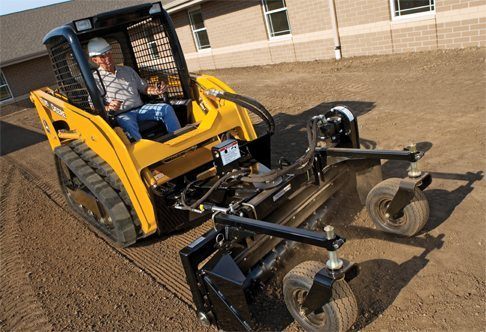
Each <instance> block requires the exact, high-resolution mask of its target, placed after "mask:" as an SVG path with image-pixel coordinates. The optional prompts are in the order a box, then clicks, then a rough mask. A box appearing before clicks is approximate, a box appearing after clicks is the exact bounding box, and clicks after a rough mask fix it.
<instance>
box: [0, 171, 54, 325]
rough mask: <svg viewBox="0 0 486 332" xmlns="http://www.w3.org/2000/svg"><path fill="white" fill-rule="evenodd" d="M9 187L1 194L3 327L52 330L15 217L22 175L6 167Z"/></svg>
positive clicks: (0, 320) (0, 309) (0, 313)
mask: <svg viewBox="0 0 486 332" xmlns="http://www.w3.org/2000/svg"><path fill="white" fill-rule="evenodd" d="M4 165H5V167H2V172H5V170H6V172H5V174H4V179H6V180H5V181H7V183H6V185H4V183H2V189H3V190H2V192H1V193H0V206H1V210H0V219H1V221H2V222H1V223H0V252H1V256H2V257H1V269H0V287H1V289H2V291H1V293H0V303H1V305H0V326H1V328H2V329H3V330H6V331H52V330H53V328H52V325H51V324H50V323H49V320H48V318H47V314H46V313H45V312H44V310H43V309H42V304H41V302H40V300H39V299H38V298H37V296H36V294H35V291H34V289H33V288H32V284H31V282H30V280H29V274H28V272H27V269H26V267H25V266H24V265H23V263H22V262H23V259H22V254H21V248H22V246H21V241H20V239H19V234H18V228H19V226H18V224H17V220H16V218H15V217H14V216H15V215H16V210H17V209H18V208H19V207H18V206H17V201H18V200H17V196H18V188H16V187H15V186H14V185H12V184H15V183H17V182H18V181H16V178H18V177H19V173H18V172H16V171H15V169H14V167H13V166H12V165H8V164H7V163H5V164H4Z"/></svg>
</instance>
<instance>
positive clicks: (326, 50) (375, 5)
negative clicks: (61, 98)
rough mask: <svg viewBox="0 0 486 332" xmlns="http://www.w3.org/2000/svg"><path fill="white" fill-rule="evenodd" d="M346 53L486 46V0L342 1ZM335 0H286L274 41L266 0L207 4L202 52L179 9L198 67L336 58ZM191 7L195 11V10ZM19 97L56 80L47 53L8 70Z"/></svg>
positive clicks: (188, 50) (184, 40)
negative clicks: (414, 11)
mask: <svg viewBox="0 0 486 332" xmlns="http://www.w3.org/2000/svg"><path fill="white" fill-rule="evenodd" d="M334 1H335V6H336V12H337V20H338V26H339V34H340V40H341V49H342V55H343V57H352V56H359V55H375V54H390V53H402V52H416V51H425V50H437V49H447V48H464V47H484V46H486V3H485V1H484V0H436V1H435V2H436V12H435V14H434V15H428V16H424V17H420V18H417V17H416V18H413V19H412V18H406V17H405V19H404V20H403V19H402V20H397V19H392V18H391V12H390V1H389V0H360V1H355V0H334ZM328 4H329V1H328V0H306V1H302V0H286V5H287V9H288V12H287V13H288V18H289V23H290V26H291V30H292V35H291V36H287V37H286V38H283V39H279V40H270V39H269V37H268V33H267V28H266V25H265V19H264V16H263V8H262V5H261V2H260V0H251V1H250V0H248V1H224V2H223V1H207V2H203V3H201V4H200V5H199V7H197V8H200V9H201V12H202V15H203V18H204V23H205V26H206V28H207V32H208V36H209V40H210V43H211V49H210V50H203V51H197V49H196V46H195V42H194V39H193V35H192V31H191V27H190V24H189V16H188V13H187V10H182V11H178V12H176V13H172V14H171V17H172V19H173V21H174V25H175V28H176V32H177V34H178V36H179V40H180V42H181V45H182V49H183V51H184V54H185V57H186V61H187V63H188V66H189V69H190V70H191V71H200V70H204V69H216V68H226V67H241V66H252V65H262V64H271V63H279V62H293V61H311V60H316V59H329V58H333V57H334V42H333V31H332V27H331V18H330V11H329V7H328ZM189 9H191V8H189ZM2 71H3V73H4V75H5V77H6V79H7V82H8V83H9V86H10V89H11V91H12V94H13V96H14V97H19V96H23V95H26V94H28V93H29V91H31V90H34V89H37V88H39V87H42V86H46V85H53V84H55V79H54V76H53V73H52V69H51V65H50V62H49V60H48V58H47V56H45V57H42V58H38V59H34V60H30V61H26V62H23V63H19V64H16V65H11V66H7V67H3V68H2Z"/></svg>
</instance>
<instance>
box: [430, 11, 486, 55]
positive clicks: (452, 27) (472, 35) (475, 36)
mask: <svg viewBox="0 0 486 332" xmlns="http://www.w3.org/2000/svg"><path fill="white" fill-rule="evenodd" d="M437 46H438V48H440V49H444V48H463V47H472V46H486V17H482V18H475V19H470V20H461V21H456V22H446V23H437Z"/></svg>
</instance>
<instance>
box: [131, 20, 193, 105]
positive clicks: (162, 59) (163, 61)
mask: <svg viewBox="0 0 486 332" xmlns="http://www.w3.org/2000/svg"><path fill="white" fill-rule="evenodd" d="M127 31H128V35H129V38H130V42H131V44H132V47H133V53H134V55H135V61H136V65H137V67H138V71H139V74H140V76H141V77H142V78H144V79H146V80H147V81H148V82H149V83H151V84H157V83H158V82H161V81H163V82H165V83H166V84H167V86H168V96H167V97H168V98H169V99H183V98H184V92H183V89H182V84H181V77H180V71H179V69H178V67H177V64H176V62H175V59H174V54H173V52H172V47H171V44H170V39H169V36H168V34H167V32H166V30H165V27H164V25H163V24H162V22H161V20H160V18H158V17H151V18H148V19H146V20H143V21H141V22H138V23H136V24H133V25H131V26H129V27H128V28H127Z"/></svg>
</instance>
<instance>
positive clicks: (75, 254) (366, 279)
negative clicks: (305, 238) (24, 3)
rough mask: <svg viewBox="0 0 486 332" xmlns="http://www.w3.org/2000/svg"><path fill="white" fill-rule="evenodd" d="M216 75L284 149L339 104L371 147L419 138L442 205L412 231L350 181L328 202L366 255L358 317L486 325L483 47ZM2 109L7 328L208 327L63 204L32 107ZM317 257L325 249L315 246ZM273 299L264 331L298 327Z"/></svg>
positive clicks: (0, 248)
mask: <svg viewBox="0 0 486 332" xmlns="http://www.w3.org/2000/svg"><path fill="white" fill-rule="evenodd" d="M211 74H214V75H215V76H217V77H218V78H220V79H222V80H223V81H225V82H227V83H228V84H229V85H230V86H232V87H233V88H234V89H235V90H236V91H237V92H239V93H241V94H244V95H248V96H252V97H254V98H256V99H257V100H259V101H260V102H261V103H262V104H263V105H266V106H267V108H268V109H269V110H270V111H271V112H272V114H273V115H274V117H275V121H276V126H277V134H276V135H275V137H274V139H273V144H272V148H273V151H272V152H273V159H274V160H277V159H278V158H279V157H280V156H285V157H286V158H287V159H292V158H296V157H298V156H299V155H300V154H302V153H303V152H304V147H305V133H304V125H305V122H306V120H307V119H308V118H309V117H310V116H312V115H315V114H318V113H321V112H324V111H326V110H327V109H329V108H330V107H332V106H334V105H337V104H345V105H349V106H351V107H352V108H353V110H354V111H355V112H356V115H357V116H358V121H359V130H360V135H361V139H362V143H363V145H365V146H367V147H371V148H383V149H402V148H403V147H404V146H406V145H408V144H409V143H410V142H417V143H418V146H419V148H421V149H425V150H427V153H426V156H425V157H424V159H423V160H422V161H421V163H420V166H421V167H422V168H423V169H425V170H428V171H430V172H431V173H432V176H433V182H432V184H431V185H430V187H429V188H428V189H427V190H426V191H425V194H426V196H427V198H428V200H429V203H430V210H431V215H430V219H429V222H428V223H427V225H426V227H425V229H424V230H423V232H421V234H419V235H418V236H416V237H415V238H411V239H407V238H400V237H396V236H391V235H385V234H383V233H381V232H378V231H377V230H375V229H374V227H373V226H372V222H371V221H370V219H369V217H368V216H367V213H366V211H365V209H362V207H361V206H360V205H359V202H358V200H357V198H356V197H354V196H351V195H346V194H345V193H342V194H340V195H338V196H339V197H337V198H335V199H334V200H332V201H331V202H330V208H329V211H328V213H327V214H326V220H329V221H332V223H333V225H334V226H335V227H336V229H337V232H338V233H339V234H340V235H342V236H344V237H346V238H347V239H348V242H347V243H346V245H345V246H344V247H343V249H342V250H341V255H342V256H343V257H344V258H347V259H349V260H353V261H355V262H357V263H359V264H360V266H361V274H360V276H359V277H358V278H357V279H355V280H353V281H352V282H351V287H352V288H353V290H354V292H355V294H356V297H357V301H358V306H359V310H360V317H359V319H358V321H357V322H356V324H355V325H354V327H353V329H355V330H365V331H376V330H407V331H411V330H451V331H458V330H462V331H482V330H484V329H485V327H486V305H485V298H486V294H485V293H486V292H485V281H486V279H485V271H486V270H485V267H486V266H485V258H484V257H485V246H486V239H485V237H486V223H485V222H486V220H485V219H486V218H485V216H486V208H485V205H486V204H485V203H486V184H485V181H484V179H483V172H484V170H485V169H486V148H485V144H486V97H485V96H486V75H485V74H486V52H485V50H478V49H468V50H452V51H444V52H430V53H418V54H407V55H393V56H382V57H363V58H353V59H344V60H342V61H340V62H335V61H332V60H329V61H316V62H308V63H295V64H279V65H268V66H257V67H248V68H236V69H227V70H218V71H214V72H211ZM0 114H1V116H0V124H1V127H0V130H1V157H0V167H1V168H0V169H1V170H0V174H1V177H0V185H1V187H0V188H1V192H0V204H1V212H0V219H1V220H0V255H1V256H0V259H1V269H0V286H1V287H0V329H1V330H5V331H11V330H26V331H27V330H56V331H58V330H68V331H75V330H93V331H107V330H120V331H132V330H144V331H161V330H201V329H202V327H201V325H200V324H199V322H198V321H197V319H196V317H195V315H194V313H193V311H192V309H191V308H190V307H189V306H188V304H187V303H184V302H183V301H181V300H180V299H179V297H178V296H177V294H173V292H171V291H170V290H169V289H168V288H167V287H164V285H161V284H159V283H158V282H157V281H156V280H155V279H154V278H153V277H151V276H150V274H149V273H147V272H146V271H143V270H141V269H140V268H138V267H137V266H135V265H134V264H133V263H132V262H131V261H130V260H129V259H127V258H126V257H125V256H123V255H121V254H120V253H119V252H117V251H116V250H114V249H112V248H111V247H110V246H108V245H107V244H106V243H105V242H104V241H103V240H102V239H100V238H98V237H96V236H95V235H94V234H93V233H91V232H90V231H89V230H88V229H87V228H86V227H85V226H84V225H82V224H80V223H79V222H78V221H77V219H76V218H75V217H74V216H73V215H72V214H70V213H69V211H67V210H66V208H65V206H63V205H62V204H60V203H59V202H60V198H59V197H60V191H59V190H58V189H57V186H56V177H55V171H54V168H53V160H52V153H51V152H50V148H49V146H48V143H47V141H46V140H45V138H44V136H43V134H42V133H41V126H40V124H39V123H38V119H37V115H36V113H35V110H33V109H31V108H27V109H21V108H20V109H19V110H15V109H12V108H9V109H6V108H5V109H3V110H2V112H1V113H0ZM406 167H407V165H406V164H403V163H399V162H384V163H383V169H384V175H385V176H386V177H392V176H403V175H404V174H406ZM36 179H41V180H42V181H41V182H39V181H36ZM39 183H40V184H39ZM46 188H47V189H46ZM160 241H163V240H162V239H161V240H160ZM298 255H299V254H297V256H296V259H297V258H298ZM306 256H307V257H308V258H313V259H317V260H321V261H322V260H324V259H325V257H324V254H323V253H322V252H321V251H317V250H313V249H309V250H307V251H306ZM180 278H184V276H182V275H181V276H180ZM275 296H276V297H277V296H278V291H277V292H276V295H275ZM266 310H267V311H268V315H266V319H267V320H268V321H271V322H270V323H268V324H267V325H266V326H267V329H272V330H284V329H287V330H297V329H298V328H297V327H296V325H295V323H292V319H291V317H290V315H289V314H288V313H287V312H286V311H285V308H284V307H283V305H282V302H281V301H279V300H278V298H277V299H276V300H275V303H273V304H272V303H270V304H268V305H267V309H266Z"/></svg>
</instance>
